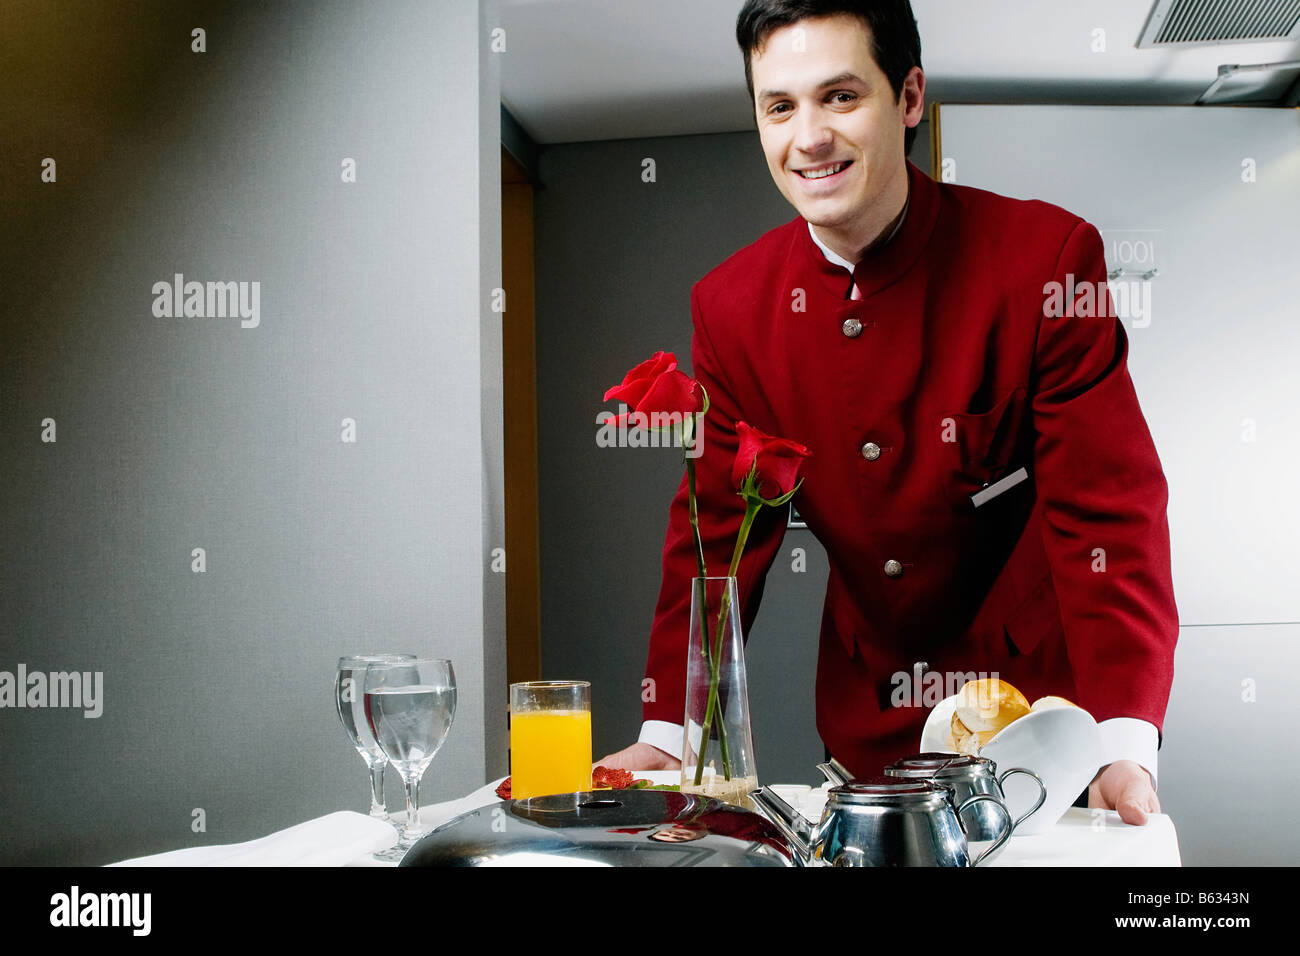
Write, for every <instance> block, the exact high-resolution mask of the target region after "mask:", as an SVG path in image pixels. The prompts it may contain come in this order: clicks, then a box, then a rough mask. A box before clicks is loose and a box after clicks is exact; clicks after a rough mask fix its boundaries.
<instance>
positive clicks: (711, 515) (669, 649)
mask: <svg viewBox="0 0 1300 956" xmlns="http://www.w3.org/2000/svg"><path fill="white" fill-rule="evenodd" d="M691 313H692V318H693V322H694V331H693V335H692V338H691V366H692V371H693V373H694V377H695V379H696V380H697V381H699V383H700V384H701V385H703V386H704V388H705V390H707V392H708V394H709V406H710V407H709V411H708V414H707V415H705V417H704V427H703V430H702V435H703V447H702V449H701V452H700V455H699V457H698V458H697V459H696V463H695V483H696V489H695V490H696V497H697V504H698V508H699V522H700V537H701V539H702V541H703V544H704V557H705V565H706V567H707V569H708V573H709V575H710V576H711V577H725V576H726V574H727V570H728V568H729V567H730V564H731V555H732V552H733V550H734V549H735V546H736V535H737V534H738V533H739V531H740V522H741V519H742V518H743V517H744V514H745V504H744V500H743V499H742V498H741V497H740V495H739V494H738V493H737V491H736V489H735V488H734V487H732V484H731V464H732V461H733V460H734V458H735V456H736V449H737V445H738V439H737V437H736V430H735V422H737V421H746V420H747V419H746V418H745V413H744V411H743V409H742V408H741V407H740V405H739V404H738V403H737V401H736V396H735V393H734V392H733V391H732V390H731V388H730V386H729V384H728V382H727V380H726V375H725V372H724V371H723V369H722V366H721V364H720V363H719V361H718V353H717V351H716V350H715V348H714V343H713V342H712V341H711V340H710V338H709V335H708V332H707V330H706V328H705V324H704V319H703V316H702V312H701V306H700V297H699V285H698V284H697V285H696V286H695V287H694V288H693V289H692V290H691ZM724 344H725V343H724ZM751 424H755V423H751ZM759 427H762V426H761V425H759ZM785 525H786V509H785V508H762V509H760V510H759V512H758V514H757V515H756V516H755V518H754V523H753V524H752V525H751V527H750V532H749V538H748V539H747V541H746V545H745V552H744V555H743V557H742V558H741V562H740V567H739V569H738V571H737V574H736V577H737V588H738V591H739V596H740V606H741V623H742V625H743V627H744V630H745V635H746V638H748V635H749V632H750V628H751V627H752V626H753V622H754V617H755V615H756V614H757V613H758V606H759V603H760V601H761V600H762V596H763V585H764V582H765V580H766V576H767V571H768V569H769V568H770V567H771V566H772V561H773V559H774V558H775V557H776V552H777V551H778V550H779V549H780V547H781V541H782V540H783V538H784V537H785ZM698 573H699V570H698V562H697V559H696V553H695V540H694V535H693V533H692V531H691V525H690V519H689V516H688V505H687V483H686V477H685V475H684V474H683V477H682V481H681V484H680V485H679V486H678V488H677V494H676V495H675V496H674V497H673V500H672V504H671V506H670V507H669V513H668V534H667V538H666V540H665V542H664V553H663V577H662V581H661V584H660V588H659V601H658V604H657V605H656V607H655V616H654V623H653V625H652V626H651V629H650V651H649V655H648V657H647V661H646V677H647V678H648V679H649V680H650V681H651V683H649V684H648V685H645V689H644V690H643V692H642V698H643V704H644V706H643V708H642V710H643V719H644V720H663V721H668V722H670V723H674V724H681V723H682V719H683V717H684V715H685V709H686V687H685V682H686V648H687V634H688V630H689V628H690V614H691V581H692V579H693V578H695V577H696V576H697V575H698Z"/></svg>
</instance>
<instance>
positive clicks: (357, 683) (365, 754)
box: [334, 654, 415, 826]
mask: <svg viewBox="0 0 1300 956" xmlns="http://www.w3.org/2000/svg"><path fill="white" fill-rule="evenodd" d="M413 660H415V655H414V654H362V655H358V656H355V657H340V658H339V667H338V673H337V674H336V675H335V677H334V709H335V710H336V711H337V712H338V715H339V720H340V721H341V722H342V723H343V729H344V731H346V732H347V735H348V739H349V740H351V741H352V746H354V747H356V748H357V753H359V754H361V759H362V760H364V761H365V762H366V767H367V768H368V769H369V770H370V815H371V816H372V817H375V818H377V819H380V820H384V821H387V822H389V823H391V822H392V818H391V817H390V816H389V815H388V809H387V807H386V806H385V805H384V767H386V766H387V765H388V757H387V756H385V754H384V751H383V749H382V748H381V747H380V746H379V741H377V740H375V735H374V732H373V731H372V730H371V729H370V724H369V723H367V721H366V709H365V684H366V668H367V667H369V666H370V665H371V664H374V663H384V662H396V661H413ZM394 826H396V824H394Z"/></svg>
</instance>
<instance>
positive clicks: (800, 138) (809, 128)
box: [794, 109, 835, 155]
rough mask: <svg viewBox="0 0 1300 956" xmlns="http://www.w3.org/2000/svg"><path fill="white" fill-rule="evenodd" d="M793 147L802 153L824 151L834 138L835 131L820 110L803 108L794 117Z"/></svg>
mask: <svg viewBox="0 0 1300 956" xmlns="http://www.w3.org/2000/svg"><path fill="white" fill-rule="evenodd" d="M795 123H796V128H795V135H794V147H795V149H797V150H799V151H800V152H803V153H808V154H810V155H816V154H818V153H824V152H825V151H826V150H827V149H829V148H830V146H831V143H832V142H834V140H835V133H834V131H833V130H832V129H831V128H830V125H829V124H828V123H827V122H826V117H825V116H824V115H822V113H821V111H820V110H817V109H811V110H803V111H802V115H800V116H798V117H796V118H795Z"/></svg>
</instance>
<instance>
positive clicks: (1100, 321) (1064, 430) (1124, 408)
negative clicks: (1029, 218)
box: [1033, 221, 1178, 730]
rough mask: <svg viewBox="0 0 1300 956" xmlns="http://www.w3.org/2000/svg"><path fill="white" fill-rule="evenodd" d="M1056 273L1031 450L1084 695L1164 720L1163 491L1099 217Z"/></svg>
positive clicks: (1172, 623)
mask: <svg viewBox="0 0 1300 956" xmlns="http://www.w3.org/2000/svg"><path fill="white" fill-rule="evenodd" d="M1052 280H1053V281H1054V282H1057V283H1060V284H1061V285H1060V287H1061V288H1063V289H1065V290H1066V295H1065V296H1064V300H1065V302H1064V305H1065V308H1064V315H1057V316H1055V317H1054V316H1053V315H1051V314H1049V313H1050V312H1051V311H1052V310H1050V309H1047V308H1044V314H1043V317H1042V319H1041V321H1040V325H1039V330H1038V339H1037V342H1036V345H1035V356H1034V370H1033V379H1034V380H1035V386H1034V391H1033V416H1034V427H1035V439H1034V441H1035V445H1034V461H1035V469H1036V484H1037V490H1038V495H1039V498H1040V502H1041V506H1042V508H1043V517H1044V522H1043V543H1044V547H1045V549H1046V552H1047V557H1048V562H1049V565H1050V568H1051V574H1052V583H1053V584H1054V586H1055V590H1056V594H1057V597H1058V600H1059V602H1060V608H1061V619H1062V623H1063V625H1064V629H1065V639H1066V647H1067V649H1068V653H1069V657H1070V666H1071V669H1072V671H1073V672H1074V681H1075V688H1076V690H1077V692H1078V695H1079V700H1078V701H1077V703H1079V705H1080V706H1082V707H1083V708H1085V709H1086V710H1088V711H1089V712H1090V713H1091V714H1092V715H1093V717H1095V718H1096V719H1097V720H1098V721H1102V720H1107V719H1110V718H1113V717H1136V718H1140V719H1142V720H1147V721H1150V722H1151V723H1152V724H1154V725H1155V726H1156V728H1157V730H1160V729H1161V727H1162V724H1163V722H1164V716H1165V708H1166V706H1167V704H1168V701H1169V688H1170V684H1171V683H1172V681H1173V657H1174V645H1175V643H1176V642H1177V639H1178V610H1177V607H1176V606H1175V604H1174V592H1173V581H1172V576H1171V572H1170V557H1169V523H1168V517H1167V515H1166V507H1167V504H1168V500H1169V493H1168V486H1167V484H1166V482H1165V476H1164V472H1163V471H1162V469H1161V466H1160V459H1159V458H1158V457H1157V456H1156V449H1155V444H1154V442H1153V441H1152V439H1151V432H1150V430H1149V429H1148V427H1147V423H1146V419H1145V418H1144V417H1143V415H1142V410H1141V408H1140V407H1139V406H1138V400H1137V394H1136V392H1135V391H1134V388H1133V382H1132V379H1131V378H1130V377H1129V372H1128V363H1127V358H1128V337H1127V334H1126V333H1125V330H1124V326H1123V323H1122V322H1121V321H1120V319H1118V318H1117V317H1116V315H1115V311H1114V308H1113V306H1112V305H1111V300H1110V295H1109V291H1108V290H1107V288H1106V263H1105V257H1104V254H1103V247H1102V242H1101V236H1100V235H1099V234H1098V232H1097V230H1096V229H1095V228H1094V227H1093V226H1091V225H1090V224H1088V223H1087V222H1083V221H1080V222H1078V223H1077V224H1076V226H1075V227H1074V229H1073V231H1072V232H1071V233H1070V235H1069V237H1068V238H1067V239H1066V241H1065V245H1064V246H1063V247H1062V249H1061V253H1060V255H1059V257H1058V259H1057V263H1056V268H1055V272H1054V275H1053V276H1052ZM1089 288H1090V289H1091V291H1087V290H1089ZM1071 289H1073V290H1074V293H1075V294H1074V295H1073V301H1071V293H1070V291H1069V290H1071ZM1043 291H1044V300H1045V301H1046V300H1047V299H1048V289H1044V290H1043ZM1080 293H1081V294H1082V295H1083V298H1080V295H1079V294H1080ZM1089 295H1091V296H1092V297H1093V298H1092V301H1091V303H1090V302H1089V300H1088V298H1087V297H1088V296H1089Z"/></svg>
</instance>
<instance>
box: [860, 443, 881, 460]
mask: <svg viewBox="0 0 1300 956" xmlns="http://www.w3.org/2000/svg"><path fill="white" fill-rule="evenodd" d="M862 457H863V458H865V459H866V460H867V461H875V460H876V459H877V458H879V457H880V446H879V445H877V444H876V443H875V442H873V441H869V442H867V443H866V444H865V445H863V446H862Z"/></svg>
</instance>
